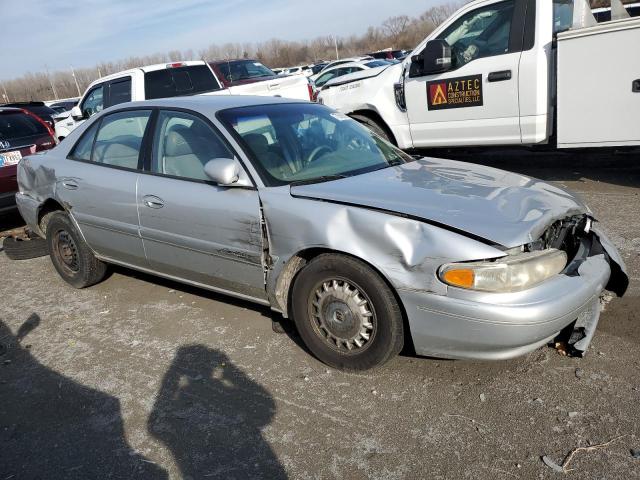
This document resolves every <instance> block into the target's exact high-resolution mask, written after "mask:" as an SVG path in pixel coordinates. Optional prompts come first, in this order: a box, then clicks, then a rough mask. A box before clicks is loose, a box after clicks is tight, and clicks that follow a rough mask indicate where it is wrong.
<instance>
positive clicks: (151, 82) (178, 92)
mask: <svg viewBox="0 0 640 480" xmlns="http://www.w3.org/2000/svg"><path fill="white" fill-rule="evenodd" d="M220 90H222V86H221V85H220V82H219V81H218V79H217V78H216V77H215V75H214V74H213V72H212V71H211V69H210V68H209V66H208V65H207V64H206V63H205V62H203V61H188V62H174V63H166V64H158V65H150V66H146V67H140V68H133V69H130V70H125V71H123V72H118V73H114V74H113V75H108V76H106V77H102V78H100V79H98V80H96V81H95V82H93V83H92V84H91V85H89V87H88V88H87V90H86V91H85V93H84V95H83V96H82V98H81V99H80V101H79V102H78V105H77V106H76V107H74V108H73V109H72V110H71V115H70V116H69V117H68V118H67V119H66V120H63V121H60V122H58V123H56V136H57V137H58V138H59V139H62V138H64V137H66V136H67V135H69V133H71V132H72V131H73V130H74V129H75V128H76V127H77V126H78V125H80V124H81V123H82V122H84V121H85V120H86V119H88V118H89V117H91V116H93V115H95V114H96V113H98V112H101V111H102V110H104V109H105V108H108V107H112V106H113V105H118V104H120V103H125V102H131V101H138V100H151V99H156V98H166V97H177V96H184V95H197V94H207V93H215V92H219V91H220Z"/></svg>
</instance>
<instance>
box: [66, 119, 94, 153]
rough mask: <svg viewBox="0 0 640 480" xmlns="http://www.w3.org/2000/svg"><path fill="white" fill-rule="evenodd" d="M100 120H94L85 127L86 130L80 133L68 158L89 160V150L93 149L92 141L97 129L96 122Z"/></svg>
mask: <svg viewBox="0 0 640 480" xmlns="http://www.w3.org/2000/svg"><path fill="white" fill-rule="evenodd" d="M99 123H100V122H99V121H96V122H94V123H93V125H91V127H89V128H88V129H87V131H86V132H84V133H83V134H82V137H80V140H78V143H76V144H75V146H74V147H73V150H71V154H70V155H69V158H72V159H74V160H85V161H87V162H88V161H90V160H91V151H92V150H93V141H94V140H95V138H96V132H97V131H98V124H99Z"/></svg>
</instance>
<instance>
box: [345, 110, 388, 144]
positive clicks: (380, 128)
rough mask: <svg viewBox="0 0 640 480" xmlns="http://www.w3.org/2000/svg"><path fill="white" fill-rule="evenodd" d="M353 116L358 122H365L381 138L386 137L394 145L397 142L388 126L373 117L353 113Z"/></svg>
mask: <svg viewBox="0 0 640 480" xmlns="http://www.w3.org/2000/svg"><path fill="white" fill-rule="evenodd" d="M351 118H353V119H354V120H356V121H357V122H358V123H361V124H363V125H364V126H365V127H367V128H368V129H369V130H371V131H372V132H373V133H375V134H376V135H378V136H379V137H380V138H383V139H385V140H386V141H387V142H389V143H391V144H393V145H395V144H396V142H395V141H394V140H393V136H392V135H391V133H390V132H389V131H388V130H387V128H386V127H385V126H384V125H380V124H379V123H378V122H376V121H375V120H373V119H371V118H369V117H365V116H364V115H351Z"/></svg>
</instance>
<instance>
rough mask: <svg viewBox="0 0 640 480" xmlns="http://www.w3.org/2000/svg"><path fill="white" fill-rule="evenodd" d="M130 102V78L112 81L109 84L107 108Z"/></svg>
mask: <svg viewBox="0 0 640 480" xmlns="http://www.w3.org/2000/svg"><path fill="white" fill-rule="evenodd" d="M130 101H131V77H127V78H125V79H118V80H114V81H113V82H111V83H110V84H109V103H108V105H107V106H108V107H111V106H113V105H119V104H120V103H126V102H130Z"/></svg>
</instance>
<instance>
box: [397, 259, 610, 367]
mask: <svg viewBox="0 0 640 480" xmlns="http://www.w3.org/2000/svg"><path fill="white" fill-rule="evenodd" d="M610 276H611V268H610V266H609V262H608V259H607V258H606V256H605V254H600V255H595V256H591V257H588V258H586V260H585V261H584V262H583V263H582V264H581V265H580V267H579V268H578V271H577V274H576V275H573V276H567V275H558V276H556V277H555V278H552V279H550V280H548V281H547V282H545V283H543V284H542V285H539V286H537V287H535V288H532V289H529V290H527V291H524V292H517V293H507V294H490V293H482V292H471V291H463V290H460V289H453V288H450V289H449V293H448V294H447V295H446V296H441V295H434V294H429V293H424V292H416V291H402V290H401V291H399V294H400V297H401V299H402V302H403V303H404V306H405V309H406V311H407V315H408V317H409V324H410V328H411V335H412V338H413V342H414V346H415V349H416V352H417V353H418V354H420V355H426V356H434V357H443V358H457V359H481V360H502V359H508V358H513V357H517V356H520V355H524V354H526V353H528V352H530V351H532V350H535V349H537V348H539V347H540V346H542V345H544V344H545V343H547V342H549V341H550V340H552V339H553V338H555V337H556V336H557V335H558V334H559V333H560V331H562V330H563V329H564V328H566V327H567V326H569V325H571V324H572V323H574V322H576V321H578V323H580V325H581V326H582V327H583V328H584V333H585V337H587V336H588V337H589V338H588V340H587V341H586V342H585V341H582V342H581V343H580V345H579V346H580V348H584V349H586V348H587V347H588V344H589V341H590V340H591V338H592V337H593V331H594V330H595V327H596V325H597V322H598V318H599V314H600V304H599V301H600V298H599V297H600V294H601V293H602V291H603V290H604V288H605V287H606V285H607V283H608V282H609V278H610ZM576 348H577V347H576Z"/></svg>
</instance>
